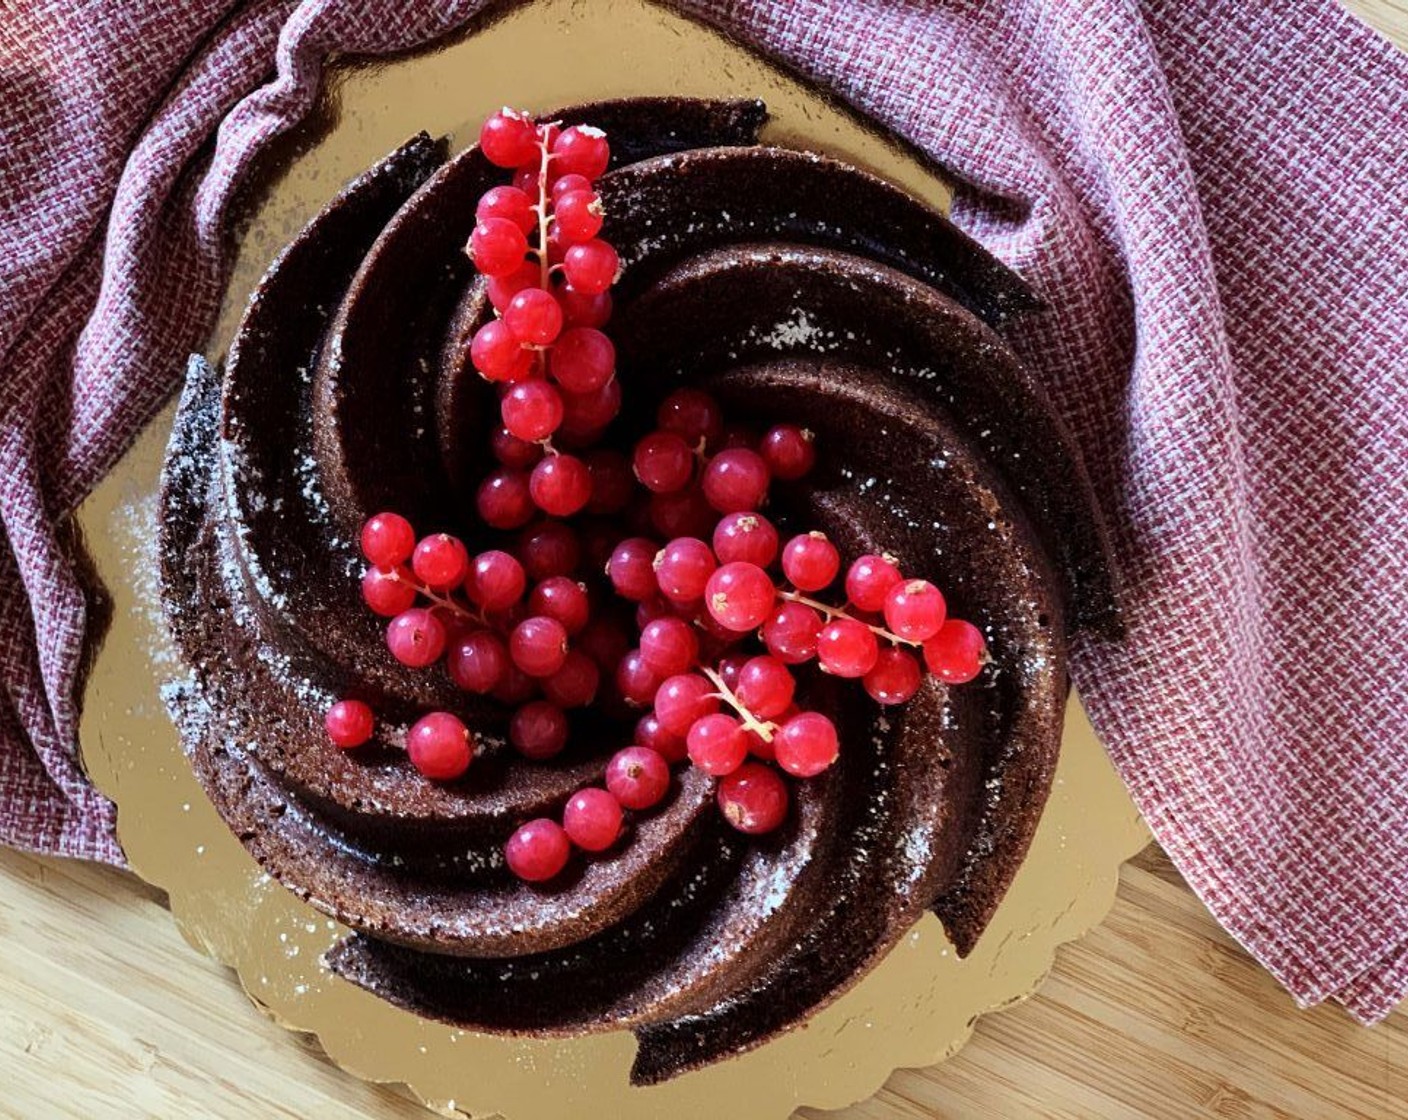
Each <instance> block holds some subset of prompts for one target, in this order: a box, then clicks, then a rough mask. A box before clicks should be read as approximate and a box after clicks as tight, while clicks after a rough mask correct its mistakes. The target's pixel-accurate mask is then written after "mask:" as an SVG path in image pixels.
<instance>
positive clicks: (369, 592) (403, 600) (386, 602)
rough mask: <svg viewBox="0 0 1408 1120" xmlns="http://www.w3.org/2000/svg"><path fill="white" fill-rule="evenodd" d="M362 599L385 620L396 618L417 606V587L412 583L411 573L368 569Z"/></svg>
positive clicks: (401, 569)
mask: <svg viewBox="0 0 1408 1120" xmlns="http://www.w3.org/2000/svg"><path fill="white" fill-rule="evenodd" d="M362 599H363V601H364V602H365V603H366V604H367V606H369V607H371V609H372V610H373V611H375V612H376V613H377V614H379V615H381V616H382V617H383V618H395V617H396V616H397V615H398V614H400V613H401V612H402V611H404V610H408V609H409V608H411V607H413V606H415V602H416V587H415V584H414V583H412V582H411V573H410V571H409V570H408V569H406V568H397V569H395V570H393V571H390V572H383V571H382V570H381V569H380V568H368V569H367V570H366V573H365V574H364V575H363V576H362Z"/></svg>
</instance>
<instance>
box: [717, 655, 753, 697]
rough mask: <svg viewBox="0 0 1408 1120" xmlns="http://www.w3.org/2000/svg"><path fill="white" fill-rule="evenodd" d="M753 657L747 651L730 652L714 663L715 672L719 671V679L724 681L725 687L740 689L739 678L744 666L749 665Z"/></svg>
mask: <svg viewBox="0 0 1408 1120" xmlns="http://www.w3.org/2000/svg"><path fill="white" fill-rule="evenodd" d="M751 660H752V658H751V657H749V656H748V654H746V653H730V654H726V655H724V656H723V657H720V658H718V659H717V660H716V661H715V663H714V672H716V673H718V675H719V680H721V681H723V682H724V687H725V688H729V689H732V690H733V691H735V692H736V691H737V690H738V678H739V677H740V676H742V675H743V666H745V665H747V664H748V662H749V661H751Z"/></svg>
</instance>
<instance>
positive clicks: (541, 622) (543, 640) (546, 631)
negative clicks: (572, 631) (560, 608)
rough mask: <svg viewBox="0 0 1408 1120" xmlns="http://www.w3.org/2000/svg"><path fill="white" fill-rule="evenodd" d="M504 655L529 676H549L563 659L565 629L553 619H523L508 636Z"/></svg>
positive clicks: (538, 617)
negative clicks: (506, 651)
mask: <svg viewBox="0 0 1408 1120" xmlns="http://www.w3.org/2000/svg"><path fill="white" fill-rule="evenodd" d="M508 655H509V656H510V657H511V658H513V663H514V664H515V665H517V666H518V667H519V668H520V669H522V670H523V671H524V672H525V673H527V674H528V675H529V676H530V677H549V676H551V675H552V674H553V673H556V672H557V671H558V670H559V669H561V668H562V663H563V662H564V661H566V660H567V630H566V629H565V628H564V627H563V625H562V623H560V622H558V621H557V619H555V618H544V617H543V616H542V615H534V616H533V617H531V618H525V619H524V620H523V621H522V622H520V623H519V624H518V625H517V626H515V627H514V628H513V633H512V634H510V635H509V639H508Z"/></svg>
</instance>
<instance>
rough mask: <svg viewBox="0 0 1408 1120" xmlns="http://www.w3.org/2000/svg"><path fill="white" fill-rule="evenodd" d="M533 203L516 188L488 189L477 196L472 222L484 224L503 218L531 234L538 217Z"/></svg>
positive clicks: (523, 192)
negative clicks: (491, 219) (490, 220)
mask: <svg viewBox="0 0 1408 1120" xmlns="http://www.w3.org/2000/svg"><path fill="white" fill-rule="evenodd" d="M535 202H536V200H535V199H532V198H530V197H529V196H528V194H527V192H526V191H521V190H519V189H518V188H517V187H490V188H489V189H488V190H487V191H485V192H484V193H483V194H482V195H480V196H479V203H478V205H476V206H475V208H474V220H475V221H476V222H484V221H487V220H488V219H490V218H503V219H505V220H506V221H510V222H512V223H513V224H514V225H516V226H517V227H518V228H519V229H521V230H522V231H523V232H524V233H531V232H532V231H533V227H534V226H536V225H537V224H538V215H537V214H536V213H534V211H533V206H534V204H535Z"/></svg>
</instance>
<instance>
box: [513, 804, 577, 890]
mask: <svg viewBox="0 0 1408 1120" xmlns="http://www.w3.org/2000/svg"><path fill="white" fill-rule="evenodd" d="M571 855H572V841H571V840H569V839H568V837H567V833H566V832H565V831H564V830H563V828H562V826H561V825H560V824H558V823H557V822H556V821H550V820H548V819H547V817H539V818H538V819H537V820H532V821H529V822H528V823H527V824H525V825H522V826H521V827H520V828H519V829H518V830H517V831H516V832H515V833H514V834H513V835H512V836H510V837H509V838H508V843H507V844H505V845H504V862H505V863H507V864H508V869H509V870H510V871H512V872H513V873H514V874H515V875H516V876H518V878H520V879H522V880H523V881H524V882H525V883H546V882H547V881H548V880H549V879H554V878H556V877H557V876H558V875H560V874H561V873H562V869H563V868H564V867H566V866H567V860H568V858H569V857H570V856H571Z"/></svg>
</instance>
